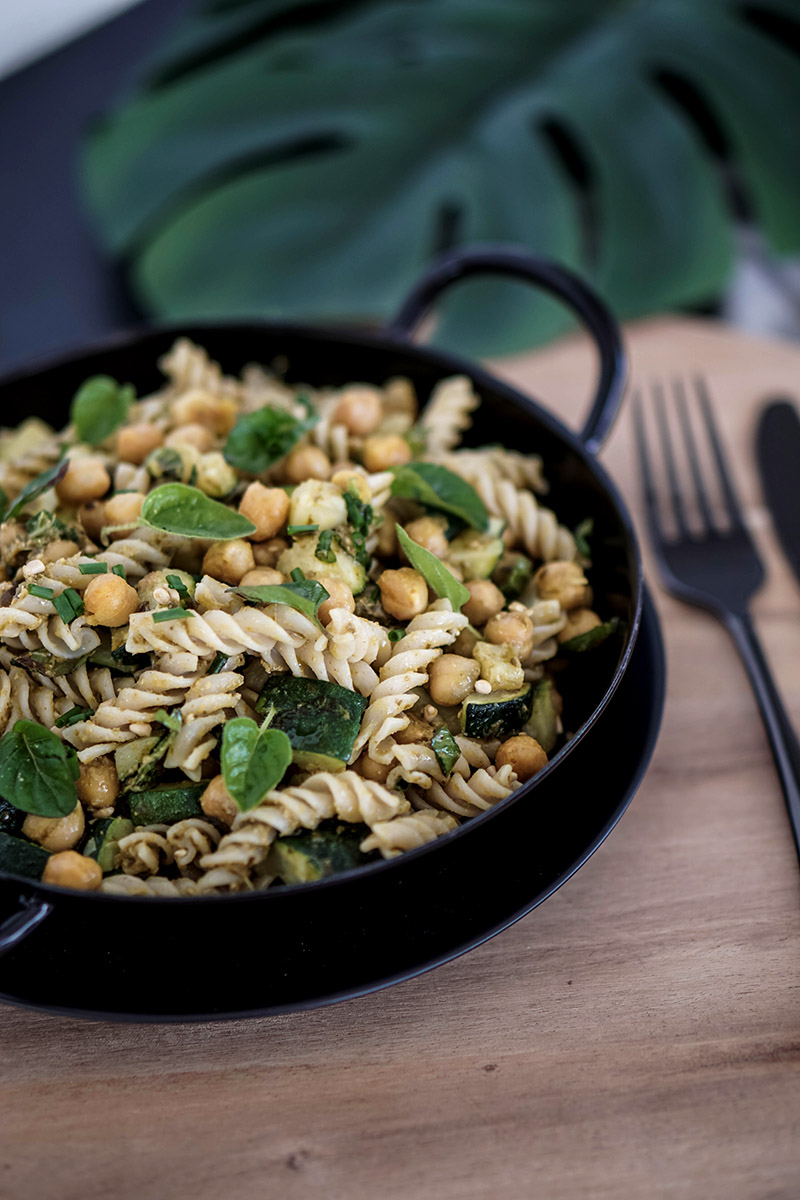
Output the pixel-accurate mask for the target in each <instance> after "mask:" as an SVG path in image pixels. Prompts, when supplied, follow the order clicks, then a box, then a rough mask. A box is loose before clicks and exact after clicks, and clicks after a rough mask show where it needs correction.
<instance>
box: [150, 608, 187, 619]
mask: <svg viewBox="0 0 800 1200" xmlns="http://www.w3.org/2000/svg"><path fill="white" fill-rule="evenodd" d="M191 615H192V614H191V613H190V612H189V610H188V608H162V609H161V610H160V612H154V613H153V620H154V621H181V620H182V619H183V618H184V617H190V616H191Z"/></svg>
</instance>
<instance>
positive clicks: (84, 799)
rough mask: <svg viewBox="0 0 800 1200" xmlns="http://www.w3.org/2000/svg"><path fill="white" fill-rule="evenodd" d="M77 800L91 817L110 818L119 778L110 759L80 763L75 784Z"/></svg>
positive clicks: (97, 759) (104, 758)
mask: <svg viewBox="0 0 800 1200" xmlns="http://www.w3.org/2000/svg"><path fill="white" fill-rule="evenodd" d="M75 787H76V790H77V792H78V799H79V800H80V801H81V803H82V804H83V805H84V806H85V807H86V808H88V809H89V811H90V813H91V815H92V816H93V817H98V816H111V814H112V812H113V811H114V803H115V801H116V799H117V796H118V794H119V776H118V775H117V769H116V767H115V766H114V763H113V762H112V760H111V759H110V758H107V757H105V756H104V757H103V758H95V759H93V760H92V761H91V762H88V763H81V765H80V775H79V776H78V781H77V783H76V784H75Z"/></svg>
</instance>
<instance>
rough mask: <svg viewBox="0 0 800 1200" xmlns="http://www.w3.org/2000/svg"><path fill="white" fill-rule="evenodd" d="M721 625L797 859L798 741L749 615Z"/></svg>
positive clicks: (731, 618) (799, 818)
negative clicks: (735, 654) (753, 706)
mask: <svg viewBox="0 0 800 1200" xmlns="http://www.w3.org/2000/svg"><path fill="white" fill-rule="evenodd" d="M725 626H726V628H727V630H728V632H729V633H730V635H731V637H732V638H733V640H734V642H735V644H736V648H737V650H738V651H739V654H740V655H741V657H742V662H743V663H744V666H745V669H746V671H747V674H748V676H749V677H750V683H751V685H752V688H753V691H754V692H755V697H756V701H757V702H758V707H759V711H760V713H761V719H762V721H763V722H764V728H765V730H766V732H767V737H768V738H769V744H770V748H771V749H772V757H773V758H774V759H775V766H776V767H777V768H778V775H779V777H780V781H781V787H782V788H783V796H784V800H785V801H786V811H787V812H788V814H789V823H790V825H791V827H792V834H793V836H794V846H795V850H796V851H797V857H798V859H799V860H800V742H798V740H797V735H796V734H795V732H794V729H793V728H792V723H791V721H790V720H789V715H788V713H787V712H786V709H785V708H784V705H783V701H782V700H781V697H780V693H779V692H778V689H777V687H776V685H775V680H774V679H773V677H772V671H771V670H770V668H769V664H768V662H767V660H766V657H765V655H764V651H763V649H762V647H761V642H760V641H759V639H758V635H757V633H756V631H755V628H754V627H753V622H752V621H751V619H750V616H749V614H748V613H729V614H726V616H725Z"/></svg>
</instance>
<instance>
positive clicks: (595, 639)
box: [559, 617, 622, 654]
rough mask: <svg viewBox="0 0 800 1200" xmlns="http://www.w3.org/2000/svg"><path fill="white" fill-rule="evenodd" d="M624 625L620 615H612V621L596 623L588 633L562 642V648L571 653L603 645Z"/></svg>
mask: <svg viewBox="0 0 800 1200" xmlns="http://www.w3.org/2000/svg"><path fill="white" fill-rule="evenodd" d="M621 626H622V622H621V621H620V619H619V617H612V618H611V620H610V621H605V622H604V624H602V625H595V627H594V629H587V631H586V633H579V634H578V635H577V637H574V638H570V639H569V641H568V642H562V643H561V645H560V646H559V649H560V650H566V651H567V652H568V653H569V654H582V653H583V652H584V650H593V649H594V647H595V646H599V645H601V643H602V642H605V641H606V640H607V639H608V638H610V637H611V636H612V635H613V634H615V633H617V632H618V631H619V630H620V628H621Z"/></svg>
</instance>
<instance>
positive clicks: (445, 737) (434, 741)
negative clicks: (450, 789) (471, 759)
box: [431, 727, 461, 775]
mask: <svg viewBox="0 0 800 1200" xmlns="http://www.w3.org/2000/svg"><path fill="white" fill-rule="evenodd" d="M431 749H432V750H433V753H434V754H435V755H436V761H437V762H438V764H439V766H440V767H441V770H442V774H443V775H449V774H450V773H451V772H452V770H453V767H454V766H455V765H456V763H457V762H458V760H459V758H460V757H461V750H460V749H459V746H458V742H457V741H456V739H455V738H454V737H453V735H452V733H451V732H450V730H449V729H445V728H444V727H442V728H441V729H437V730H436V733H435V734H434V735H433V737H432V738H431Z"/></svg>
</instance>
